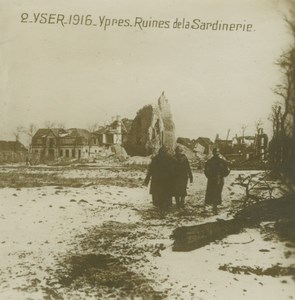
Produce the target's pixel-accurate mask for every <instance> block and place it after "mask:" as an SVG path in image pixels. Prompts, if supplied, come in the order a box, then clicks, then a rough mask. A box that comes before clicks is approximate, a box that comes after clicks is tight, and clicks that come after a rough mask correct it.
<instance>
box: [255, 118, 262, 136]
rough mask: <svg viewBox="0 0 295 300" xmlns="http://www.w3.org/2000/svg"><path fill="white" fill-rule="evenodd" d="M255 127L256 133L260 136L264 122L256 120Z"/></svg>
mask: <svg viewBox="0 0 295 300" xmlns="http://www.w3.org/2000/svg"><path fill="white" fill-rule="evenodd" d="M254 126H255V131H256V133H257V134H258V133H259V130H260V128H262V126H263V122H262V120H261V119H258V120H256V121H255V123H254Z"/></svg>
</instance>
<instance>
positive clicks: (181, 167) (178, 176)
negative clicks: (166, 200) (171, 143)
mask: <svg viewBox="0 0 295 300" xmlns="http://www.w3.org/2000/svg"><path fill="white" fill-rule="evenodd" d="M174 158H175V187H174V196H175V200H176V205H177V207H184V199H185V196H186V195H187V192H186V189H187V182H188V179H190V183H192V182H193V174H192V171H191V168H190V165H189V161H188V159H187V157H186V156H185V154H183V149H182V148H181V147H180V146H177V147H176V148H175V156H174Z"/></svg>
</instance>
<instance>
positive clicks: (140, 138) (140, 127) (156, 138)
mask: <svg viewBox="0 0 295 300" xmlns="http://www.w3.org/2000/svg"><path fill="white" fill-rule="evenodd" d="M162 145H166V146H167V147H168V148H170V149H172V148H173V147H174V145H175V126H174V122H173V118H172V114H171V109H170V105H169V103H168V100H167V99H166V97H165V95H164V92H163V93H162V94H161V96H160V97H159V99H158V103H157V104H155V105H146V106H144V107H143V108H142V109H140V110H139V111H138V112H137V115H136V117H135V119H134V120H133V122H132V125H131V129H130V131H129V134H128V136H127V140H126V143H124V147H125V149H126V151H127V153H128V154H129V155H132V156H134V155H140V156H147V155H150V154H154V153H156V152H157V151H158V149H159V148H160V147H161V146H162Z"/></svg>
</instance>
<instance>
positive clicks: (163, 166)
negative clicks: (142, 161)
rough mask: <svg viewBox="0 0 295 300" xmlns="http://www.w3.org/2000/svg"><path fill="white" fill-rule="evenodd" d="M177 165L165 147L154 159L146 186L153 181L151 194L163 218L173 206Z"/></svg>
mask: <svg viewBox="0 0 295 300" xmlns="http://www.w3.org/2000/svg"><path fill="white" fill-rule="evenodd" d="M174 176H175V163H174V160H173V158H172V157H171V156H170V155H169V153H168V149H167V148H166V147H165V146H163V147H161V148H160V150H159V153H158V154H157V155H156V156H155V157H154V158H153V159H152V162H151V164H150V166H149V169H148V173H147V176H146V178H145V180H144V184H145V185H148V184H149V181H150V179H151V186H150V194H151V195H152V199H153V204H154V205H155V206H156V207H158V208H159V210H160V214H161V215H162V216H163V215H164V214H165V212H166V211H167V209H168V207H169V206H171V205H172V195H173V185H174Z"/></svg>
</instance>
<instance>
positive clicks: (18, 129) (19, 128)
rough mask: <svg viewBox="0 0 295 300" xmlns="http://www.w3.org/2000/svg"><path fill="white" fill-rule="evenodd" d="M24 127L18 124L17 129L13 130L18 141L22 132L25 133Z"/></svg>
mask: <svg viewBox="0 0 295 300" xmlns="http://www.w3.org/2000/svg"><path fill="white" fill-rule="evenodd" d="M23 130H24V127H23V126H20V125H19V126H17V127H16V129H15V130H14V131H13V133H12V134H13V136H14V137H15V140H16V141H18V140H19V138H20V135H21V133H23Z"/></svg>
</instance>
